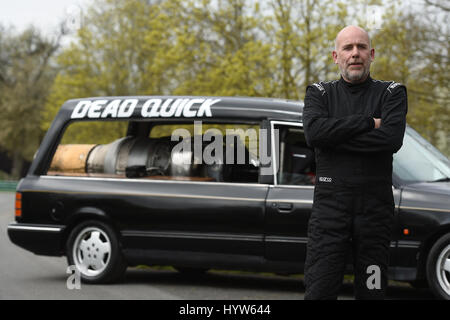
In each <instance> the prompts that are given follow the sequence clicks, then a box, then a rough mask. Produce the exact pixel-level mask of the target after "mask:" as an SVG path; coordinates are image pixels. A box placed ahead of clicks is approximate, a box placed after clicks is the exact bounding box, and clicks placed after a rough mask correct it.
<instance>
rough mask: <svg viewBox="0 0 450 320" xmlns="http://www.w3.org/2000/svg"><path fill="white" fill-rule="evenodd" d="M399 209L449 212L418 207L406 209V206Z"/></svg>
mask: <svg viewBox="0 0 450 320" xmlns="http://www.w3.org/2000/svg"><path fill="white" fill-rule="evenodd" d="M399 209H404V210H426V211H436V212H450V210H447V209H438V208H420V207H407V206H399Z"/></svg>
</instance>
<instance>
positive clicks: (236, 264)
mask: <svg viewBox="0 0 450 320" xmlns="http://www.w3.org/2000/svg"><path fill="white" fill-rule="evenodd" d="M302 107H303V105H302V103H301V102H293V101H285V100H277V99H262V98H227V97H170V96H161V97H155V96H151V97H149V96H142V97H99V98H86V99H78V100H69V101H67V102H66V103H65V104H64V105H63V106H62V108H61V110H60V111H59V113H58V115H57V116H56V118H55V120H54V122H53V124H52V126H51V128H50V129H49V130H48V132H47V134H46V136H45V138H44V140H43V142H42V145H41V146H40V148H39V150H38V151H37V153H36V156H35V159H34V161H33V163H32V166H31V168H30V170H29V172H28V174H27V176H26V177H25V178H24V179H22V180H21V182H20V183H19V185H18V187H17V193H16V216H15V220H16V221H15V222H14V223H11V224H10V225H9V226H8V234H9V237H10V239H11V241H12V242H13V243H15V244H17V245H19V246H21V247H23V248H25V249H27V250H30V251H32V252H34V253H36V254H40V255H49V256H61V255H66V256H67V259H68V263H69V265H75V266H76V268H77V269H78V270H79V272H80V273H81V276H82V280H83V281H85V282H87V283H101V282H112V281H116V280H118V279H119V278H120V277H121V276H122V275H123V274H124V272H125V269H126V267H127V266H135V265H138V264H148V265H172V266H175V267H176V268H178V269H179V270H196V269H197V270H207V269H208V268H226V269H241V270H253V271H271V272H280V273H302V272H303V263H304V259H305V247H306V243H307V233H306V230H307V222H308V218H309V215H310V210H311V205H312V199H313V191H314V178H315V177H314V172H315V168H314V152H313V150H311V149H310V148H309V147H308V146H307V145H306V143H305V138H304V135H303V129H302V117H301V116H302ZM449 177H450V166H449V161H448V159H447V158H446V157H445V156H443V155H442V154H441V153H439V152H438V151H437V150H436V149H435V148H434V147H433V146H432V145H430V144H429V143H428V142H427V141H425V140H424V139H423V138H422V137H421V136H420V135H419V134H418V133H417V132H415V131H414V130H413V129H412V128H410V127H407V129H406V134H405V139H404V144H403V147H402V149H401V150H400V151H399V152H398V153H397V154H395V155H394V173H393V186H392V188H393V191H394V198H395V227H394V230H395V232H394V234H393V237H392V242H391V246H390V250H391V260H390V261H391V265H390V277H391V279H395V280H399V281H408V282H410V283H413V284H414V285H421V284H426V282H428V284H429V285H430V287H431V289H432V290H433V292H434V293H435V294H436V295H437V296H438V297H441V298H446V299H449V298H450V182H449Z"/></svg>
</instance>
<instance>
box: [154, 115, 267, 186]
mask: <svg viewBox="0 0 450 320" xmlns="http://www.w3.org/2000/svg"><path fill="white" fill-rule="evenodd" d="M149 137H150V139H160V140H166V141H171V142H172V148H171V150H172V151H171V161H170V166H169V168H168V170H167V171H166V172H165V174H166V175H167V176H168V177H171V178H172V179H179V180H183V179H184V180H202V181H209V182H239V183H257V182H258V176H259V160H258V150H259V149H258V148H259V144H258V143H259V126H258V125H253V124H235V123H200V122H198V123H196V124H195V125H194V124H191V123H189V124H181V123H180V124H173V123H171V124H158V125H155V126H153V127H152V129H151V131H150V135H149ZM173 144H175V145H173Z"/></svg>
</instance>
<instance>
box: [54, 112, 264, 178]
mask: <svg viewBox="0 0 450 320" xmlns="http://www.w3.org/2000/svg"><path fill="white" fill-rule="evenodd" d="M150 127H151V129H150ZM127 128H128V129H127ZM149 130H150V131H149ZM127 134H128V135H127ZM174 134H175V138H174V136H173V135H174ZM258 137H259V126H257V125H249V124H203V125H201V126H195V127H194V125H193V124H173V123H171V124H157V125H153V126H151V124H150V123H149V122H144V121H141V122H139V121H135V122H131V123H130V125H129V123H128V122H126V121H102V122H95V121H93V122H74V123H71V124H69V126H68V127H67V129H66V130H65V132H64V135H63V137H62V139H61V142H60V144H59V145H58V147H57V150H56V152H55V154H54V156H53V159H52V162H51V164H50V168H49V170H48V172H47V175H57V176H81V177H105V178H124V179H125V178H133V179H158V180H181V181H203V182H240V183H257V182H258V175H259V161H258V157H257V154H258Z"/></svg>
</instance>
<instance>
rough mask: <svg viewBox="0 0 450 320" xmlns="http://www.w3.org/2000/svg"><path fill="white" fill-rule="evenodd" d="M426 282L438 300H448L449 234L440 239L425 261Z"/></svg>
mask: <svg viewBox="0 0 450 320" xmlns="http://www.w3.org/2000/svg"><path fill="white" fill-rule="evenodd" d="M427 280H428V284H429V286H430V289H431V290H432V291H433V293H434V294H435V295H436V296H437V297H438V298H440V299H445V300H450V234H447V235H445V236H443V237H441V238H440V239H439V240H438V241H437V242H436V243H435V244H434V245H433V247H432V248H431V250H430V254H429V256H428V259H427Z"/></svg>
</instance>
